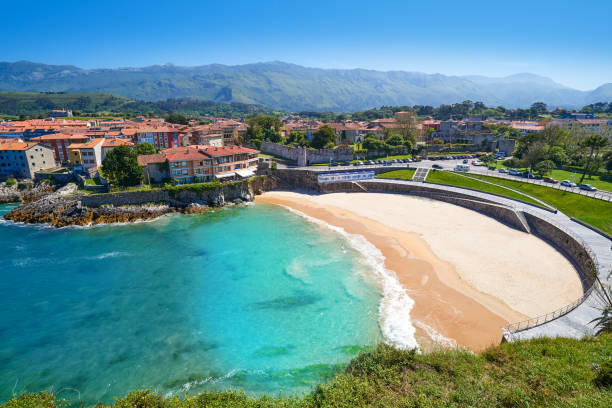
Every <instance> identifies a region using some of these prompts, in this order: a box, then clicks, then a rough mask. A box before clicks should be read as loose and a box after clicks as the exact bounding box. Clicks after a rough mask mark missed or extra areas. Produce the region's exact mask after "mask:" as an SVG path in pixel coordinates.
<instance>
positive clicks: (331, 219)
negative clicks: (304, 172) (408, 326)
mask: <svg viewBox="0 0 612 408" xmlns="http://www.w3.org/2000/svg"><path fill="white" fill-rule="evenodd" d="M256 201H257V202H266V203H271V204H277V205H282V206H285V207H288V208H291V209H294V210H297V211H299V212H302V213H304V214H306V215H308V216H311V217H313V218H316V219H319V220H322V221H325V222H326V223H328V224H330V225H334V226H337V227H340V228H343V229H344V230H345V231H346V232H347V233H349V234H358V235H362V236H364V237H365V238H366V239H367V240H368V241H369V242H370V243H372V244H373V245H374V246H376V247H377V248H378V249H379V250H380V251H381V252H382V254H383V255H384V257H385V267H386V268H388V269H389V270H392V271H394V272H395V273H396V275H397V278H398V280H399V282H400V283H401V284H402V286H403V287H404V288H405V289H406V291H407V292H408V294H409V296H410V297H411V298H412V299H413V300H414V301H415V304H414V307H413V308H412V311H411V313H410V316H409V317H407V318H409V319H411V321H412V323H413V325H414V326H415V328H416V338H417V341H418V342H419V344H420V345H421V347H423V348H425V349H428V348H432V347H435V346H437V345H439V344H441V345H449V344H457V345H458V346H461V347H466V348H468V349H470V350H473V351H478V350H482V349H484V348H486V347H487V346H489V345H491V344H498V343H499V342H500V340H501V336H502V327H503V326H505V325H506V324H507V323H508V322H514V321H518V320H523V319H526V318H528V317H533V316H536V315H539V314H543V313H547V312H549V311H552V310H554V309H557V308H559V307H562V306H564V305H566V304H568V303H570V302H572V301H574V300H575V299H577V298H578V297H580V296H581V295H582V286H581V284H580V279H579V277H578V273H577V272H576V270H575V269H574V267H573V266H572V264H571V263H570V262H569V261H568V260H567V259H566V258H565V257H564V256H563V255H562V254H561V253H559V252H558V251H556V250H555V249H554V248H552V247H551V246H549V245H548V244H546V243H545V242H544V241H542V240H540V239H538V238H536V237H535V236H533V235H529V234H526V233H523V232H520V231H517V230H514V229H512V228H510V227H508V226H506V225H504V224H501V223H500V222H498V221H496V220H494V219H492V218H490V217H487V216H484V215H482V214H479V213H476V212H474V211H470V210H468V209H465V208H462V207H458V206H454V205H452V204H448V203H443V202H438V201H434V200H429V199H424V198H419V197H411V196H404V195H395V194H374V193H335V194H325V195H308V194H301V193H295V192H268V193H265V194H263V195H261V196H258V197H257V198H256ZM449 339H450V341H449Z"/></svg>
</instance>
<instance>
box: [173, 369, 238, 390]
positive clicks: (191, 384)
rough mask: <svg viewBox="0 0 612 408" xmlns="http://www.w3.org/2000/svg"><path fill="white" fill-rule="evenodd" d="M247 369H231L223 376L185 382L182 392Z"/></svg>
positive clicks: (215, 381) (222, 379)
mask: <svg viewBox="0 0 612 408" xmlns="http://www.w3.org/2000/svg"><path fill="white" fill-rule="evenodd" d="M242 371H245V370H240V369H233V370H231V371H229V372H228V373H227V374H225V375H223V376H221V377H206V378H204V379H202V380H194V381H189V382H186V383H185V384H183V385H182V387H181V392H187V391H189V390H190V389H191V388H192V387H195V386H198V385H203V384H208V383H210V384H215V383H219V382H222V381H224V380H227V379H230V378H232V377H233V376H235V375H236V374H238V373H240V372H242Z"/></svg>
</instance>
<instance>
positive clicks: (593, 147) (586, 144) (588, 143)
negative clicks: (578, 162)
mask: <svg viewBox="0 0 612 408" xmlns="http://www.w3.org/2000/svg"><path fill="white" fill-rule="evenodd" d="M607 144H608V139H607V138H605V137H603V136H601V135H597V134H592V135H590V136H589V137H587V138H586V139H584V140H583V141H582V142H580V146H581V147H583V148H586V149H589V155H588V158H587V161H586V164H585V165H584V172H583V173H582V177H580V183H582V180H584V176H586V175H587V172H589V171H592V170H593V169H592V167H591V162H592V161H593V157H594V156H597V155H598V154H599V150H600V149H602V148H603V147H606V145H607ZM588 174H589V175H590V174H591V173H590V172H589V173H588Z"/></svg>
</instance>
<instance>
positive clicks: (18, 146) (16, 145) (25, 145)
mask: <svg viewBox="0 0 612 408" xmlns="http://www.w3.org/2000/svg"><path fill="white" fill-rule="evenodd" d="M36 145H38V143H31V142H8V143H2V144H1V145H0V150H14V151H23V150H28V149H30V148H32V147H34V146H36Z"/></svg>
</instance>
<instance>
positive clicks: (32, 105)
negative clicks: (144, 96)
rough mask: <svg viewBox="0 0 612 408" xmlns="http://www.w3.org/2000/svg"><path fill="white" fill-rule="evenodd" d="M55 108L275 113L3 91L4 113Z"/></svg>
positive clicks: (248, 107)
mask: <svg viewBox="0 0 612 408" xmlns="http://www.w3.org/2000/svg"><path fill="white" fill-rule="evenodd" d="M53 109H70V110H73V111H75V114H91V113H108V114H122V115H123V114H134V115H146V114H153V115H167V114H169V113H172V112H175V113H181V114H186V115H194V116H217V117H244V116H247V115H257V114H271V113H274V112H273V111H271V110H270V109H267V108H264V107H262V106H258V105H253V104H244V103H235V102H232V103H217V102H213V101H201V100H192V99H167V100H163V101H155V102H145V101H138V100H131V99H128V98H124V97H122V96H116V95H110V94H104V93H70V94H68V93H40V92H0V114H3V115H13V116H19V115H27V116H38V115H42V116H48V115H49V112H50V111H51V110H53Z"/></svg>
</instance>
